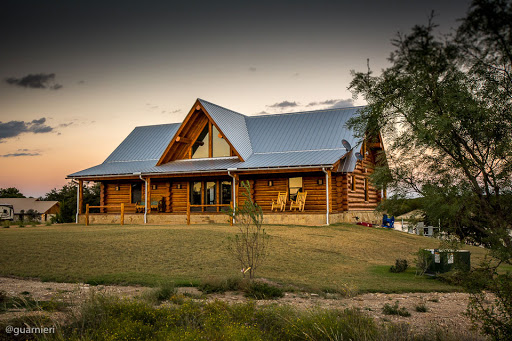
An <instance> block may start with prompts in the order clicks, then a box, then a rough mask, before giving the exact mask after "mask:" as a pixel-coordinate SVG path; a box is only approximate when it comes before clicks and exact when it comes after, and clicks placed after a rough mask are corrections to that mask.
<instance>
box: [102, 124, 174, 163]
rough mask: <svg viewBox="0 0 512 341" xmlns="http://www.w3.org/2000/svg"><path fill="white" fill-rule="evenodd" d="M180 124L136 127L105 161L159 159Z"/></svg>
mask: <svg viewBox="0 0 512 341" xmlns="http://www.w3.org/2000/svg"><path fill="white" fill-rule="evenodd" d="M180 125H181V124H180V123H173V124H162V125H154V126H145V127H136V128H135V129H133V131H132V132H131V133H130V135H128V137H126V139H124V141H123V142H121V144H120V145H119V146H118V147H117V148H116V149H115V150H114V151H113V152H112V154H110V156H109V157H107V159H106V160H105V161H104V162H105V163H109V162H116V161H138V160H139V161H140V160H158V159H159V158H160V156H162V153H163V152H164V151H165V148H166V147H167V145H168V144H169V143H170V142H171V140H172V138H173V136H174V134H176V132H177V131H178V128H179V127H180Z"/></svg>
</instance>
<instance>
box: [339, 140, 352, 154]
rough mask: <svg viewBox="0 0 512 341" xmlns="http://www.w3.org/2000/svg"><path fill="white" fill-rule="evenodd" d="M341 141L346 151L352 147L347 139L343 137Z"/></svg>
mask: <svg viewBox="0 0 512 341" xmlns="http://www.w3.org/2000/svg"><path fill="white" fill-rule="evenodd" d="M341 143H342V144H343V147H345V149H346V150H347V151H348V150H351V149H352V146H350V143H348V141H347V140H345V139H343V140H341Z"/></svg>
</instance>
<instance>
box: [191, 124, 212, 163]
mask: <svg viewBox="0 0 512 341" xmlns="http://www.w3.org/2000/svg"><path fill="white" fill-rule="evenodd" d="M208 142H209V134H208V124H207V125H206V126H205V127H204V129H203V131H202V132H201V134H199V137H198V138H197V140H196V142H194V144H193V145H192V158H193V159H202V158H205V157H208V149H209V143H208Z"/></svg>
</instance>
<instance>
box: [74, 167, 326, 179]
mask: <svg viewBox="0 0 512 341" xmlns="http://www.w3.org/2000/svg"><path fill="white" fill-rule="evenodd" d="M325 167H332V164H327V165H318V166H311V165H309V166H297V167H259V168H234V169H236V170H237V171H238V172H251V171H257V170H264V169H290V170H307V169H318V170H321V169H323V168H325ZM229 169H231V170H233V168H228V169H223V170H204V171H179V172H174V173H165V172H162V173H154V172H153V173H151V172H150V173H143V172H137V173H132V174H128V173H125V174H109V175H83V176H73V177H70V176H68V177H67V179H92V178H118V177H131V176H133V175H139V173H140V174H142V175H144V176H150V175H179V174H202V173H226V171H228V170H229Z"/></svg>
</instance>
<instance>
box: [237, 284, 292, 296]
mask: <svg viewBox="0 0 512 341" xmlns="http://www.w3.org/2000/svg"><path fill="white" fill-rule="evenodd" d="M244 296H245V297H247V298H254V299H257V300H268V299H274V298H280V297H283V296H284V293H283V290H282V289H281V288H278V287H276V286H273V285H269V284H267V283H261V282H252V283H250V284H249V285H248V286H247V288H245V294H244Z"/></svg>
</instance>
